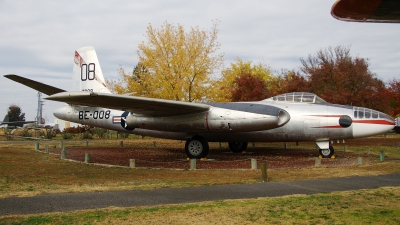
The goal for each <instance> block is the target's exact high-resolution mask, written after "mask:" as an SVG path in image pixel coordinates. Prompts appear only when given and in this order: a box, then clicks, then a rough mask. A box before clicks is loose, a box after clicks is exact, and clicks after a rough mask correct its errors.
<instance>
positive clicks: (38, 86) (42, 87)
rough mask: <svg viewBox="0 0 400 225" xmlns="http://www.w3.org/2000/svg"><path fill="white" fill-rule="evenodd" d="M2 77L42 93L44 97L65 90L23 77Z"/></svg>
mask: <svg viewBox="0 0 400 225" xmlns="http://www.w3.org/2000/svg"><path fill="white" fill-rule="evenodd" d="M4 77H6V78H8V79H10V80H13V81H15V82H18V83H21V84H23V85H25V86H28V87H30V88H32V89H35V90H37V91H39V92H42V93H44V94H46V95H54V94H57V93H60V92H65V90H63V89H60V88H56V87H53V86H50V85H47V84H43V83H40V82H37V81H34V80H31V79H28V78H25V77H21V76H18V75H15V74H8V75H4Z"/></svg>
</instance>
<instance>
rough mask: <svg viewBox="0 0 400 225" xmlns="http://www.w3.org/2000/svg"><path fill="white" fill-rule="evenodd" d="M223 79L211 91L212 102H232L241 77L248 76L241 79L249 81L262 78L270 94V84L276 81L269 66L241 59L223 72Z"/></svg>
mask: <svg viewBox="0 0 400 225" xmlns="http://www.w3.org/2000/svg"><path fill="white" fill-rule="evenodd" d="M221 73H222V78H221V79H220V80H218V81H217V82H215V83H214V84H213V87H212V88H211V89H210V93H211V96H212V97H211V98H210V100H211V101H215V102H228V101H232V100H233V99H234V97H233V96H232V94H233V92H232V90H233V89H237V81H238V80H237V78H239V77H240V76H247V77H244V78H241V79H239V81H240V80H242V79H244V80H249V79H250V77H248V75H249V76H252V77H255V78H260V79H261V80H262V81H263V82H265V91H266V92H268V90H269V88H270V86H269V84H270V82H271V81H272V80H273V79H275V78H274V77H273V74H272V72H271V70H270V68H269V67H268V66H266V65H265V64H263V63H258V64H253V63H252V62H251V61H243V60H241V59H239V58H237V59H236V60H235V62H234V63H231V65H230V67H228V68H225V69H224V70H222V72H221Z"/></svg>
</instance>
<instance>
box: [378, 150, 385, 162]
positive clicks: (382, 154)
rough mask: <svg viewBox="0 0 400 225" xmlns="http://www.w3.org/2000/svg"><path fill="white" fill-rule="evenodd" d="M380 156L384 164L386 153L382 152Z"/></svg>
mask: <svg viewBox="0 0 400 225" xmlns="http://www.w3.org/2000/svg"><path fill="white" fill-rule="evenodd" d="M379 156H380V160H381V162H383V160H385V151H381V154H380V155H379Z"/></svg>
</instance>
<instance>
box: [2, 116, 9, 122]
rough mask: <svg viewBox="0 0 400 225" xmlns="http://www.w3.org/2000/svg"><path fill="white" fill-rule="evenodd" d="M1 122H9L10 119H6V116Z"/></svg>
mask: <svg viewBox="0 0 400 225" xmlns="http://www.w3.org/2000/svg"><path fill="white" fill-rule="evenodd" d="M2 122H10V119H9V118H8V115H6V116H5V117H4V119H3V121H2Z"/></svg>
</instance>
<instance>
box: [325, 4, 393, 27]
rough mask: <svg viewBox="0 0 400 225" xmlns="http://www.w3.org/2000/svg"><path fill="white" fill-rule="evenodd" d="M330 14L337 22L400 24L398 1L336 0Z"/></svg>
mask: <svg viewBox="0 0 400 225" xmlns="http://www.w3.org/2000/svg"><path fill="white" fill-rule="evenodd" d="M331 14H332V16H333V17H335V18H336V19H338V20H344V21H354V22H374V23H400V1H398V0H368V1H365V0H337V1H336V2H335V4H334V5H333V6H332V10H331Z"/></svg>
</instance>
